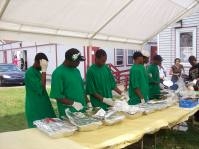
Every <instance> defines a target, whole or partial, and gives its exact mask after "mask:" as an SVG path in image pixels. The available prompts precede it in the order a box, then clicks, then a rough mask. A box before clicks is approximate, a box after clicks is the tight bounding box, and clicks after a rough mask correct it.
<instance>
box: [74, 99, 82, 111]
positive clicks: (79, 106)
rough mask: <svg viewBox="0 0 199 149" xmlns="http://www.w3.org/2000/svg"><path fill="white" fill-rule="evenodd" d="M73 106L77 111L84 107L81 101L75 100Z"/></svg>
mask: <svg viewBox="0 0 199 149" xmlns="http://www.w3.org/2000/svg"><path fill="white" fill-rule="evenodd" d="M72 107H73V108H75V109H76V110H77V111H79V110H81V109H83V106H82V104H81V103H79V102H75V101H74V103H73V105H72Z"/></svg>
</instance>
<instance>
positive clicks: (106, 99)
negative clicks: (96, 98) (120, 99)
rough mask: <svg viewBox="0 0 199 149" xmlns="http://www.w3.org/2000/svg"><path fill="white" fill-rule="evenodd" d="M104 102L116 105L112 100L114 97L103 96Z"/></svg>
mask: <svg viewBox="0 0 199 149" xmlns="http://www.w3.org/2000/svg"><path fill="white" fill-rule="evenodd" d="M103 103H105V104H107V105H109V106H113V105H114V101H113V100H112V98H103Z"/></svg>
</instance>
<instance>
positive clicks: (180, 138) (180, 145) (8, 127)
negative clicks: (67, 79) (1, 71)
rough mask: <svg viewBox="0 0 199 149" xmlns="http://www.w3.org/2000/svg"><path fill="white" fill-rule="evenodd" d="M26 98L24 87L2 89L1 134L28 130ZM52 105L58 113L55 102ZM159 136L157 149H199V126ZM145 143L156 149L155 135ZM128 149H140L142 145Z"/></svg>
mask: <svg viewBox="0 0 199 149" xmlns="http://www.w3.org/2000/svg"><path fill="white" fill-rule="evenodd" d="M47 90H48V92H49V90H50V89H49V88H48V89H47ZM24 96H25V90H24V87H0V132H6V131H14V130H21V129H26V128H27V124H26V120H25V115H24V110H25V109H24V104H25V98H24ZM52 103H53V107H54V108H55V111H56V113H57V109H56V105H55V102H52ZM157 136H158V137H157V149H199V126H195V127H193V126H192V125H191V124H190V123H189V129H188V131H187V132H179V131H173V130H161V131H160V132H158V133H157ZM144 142H145V143H144V144H145V146H144V149H153V148H154V136H153V135H146V136H145V137H144ZM127 148H129V149H140V144H139V143H137V144H134V145H131V146H130V147H127Z"/></svg>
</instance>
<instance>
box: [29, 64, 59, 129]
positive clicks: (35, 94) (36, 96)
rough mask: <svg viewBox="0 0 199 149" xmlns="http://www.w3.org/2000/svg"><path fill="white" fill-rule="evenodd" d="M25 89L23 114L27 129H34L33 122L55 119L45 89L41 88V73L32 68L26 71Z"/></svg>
mask: <svg viewBox="0 0 199 149" xmlns="http://www.w3.org/2000/svg"><path fill="white" fill-rule="evenodd" d="M25 89H26V97H25V98H26V101H25V114H26V118H27V121H28V127H34V125H33V121H35V120H40V119H43V118H47V117H50V118H53V117H56V116H55V113H54V111H53V108H52V105H51V102H50V100H49V97H48V94H47V92H46V89H44V88H43V86H42V83H41V73H40V71H39V70H37V69H35V68H34V67H30V68H29V69H28V70H27V71H26V74H25Z"/></svg>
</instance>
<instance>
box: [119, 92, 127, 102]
mask: <svg viewBox="0 0 199 149" xmlns="http://www.w3.org/2000/svg"><path fill="white" fill-rule="evenodd" d="M120 99H121V100H127V101H128V100H129V96H128V95H127V93H125V92H122V94H121V97H120Z"/></svg>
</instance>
